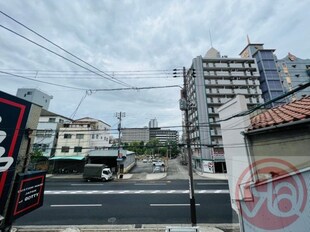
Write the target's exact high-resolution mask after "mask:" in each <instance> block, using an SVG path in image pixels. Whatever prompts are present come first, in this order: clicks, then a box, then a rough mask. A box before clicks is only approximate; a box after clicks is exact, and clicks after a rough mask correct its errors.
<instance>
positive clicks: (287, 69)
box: [277, 53, 310, 101]
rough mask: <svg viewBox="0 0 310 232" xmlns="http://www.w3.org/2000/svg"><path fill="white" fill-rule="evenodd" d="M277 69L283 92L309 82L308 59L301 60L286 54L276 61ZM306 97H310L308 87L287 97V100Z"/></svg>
mask: <svg viewBox="0 0 310 232" xmlns="http://www.w3.org/2000/svg"><path fill="white" fill-rule="evenodd" d="M277 67H278V72H279V74H280V78H281V80H282V84H283V87H284V89H285V92H288V91H291V90H293V89H294V88H296V87H298V86H299V85H301V84H305V83H307V82H309V81H310V59H301V58H298V57H296V56H294V55H293V54H291V53H288V55H287V56H286V57H284V58H283V59H278V60H277ZM306 95H310V88H309V87H308V88H306V89H303V90H301V91H299V92H296V93H295V94H293V95H291V96H289V97H288V100H289V101H292V100H296V99H300V98H301V97H303V96H306Z"/></svg>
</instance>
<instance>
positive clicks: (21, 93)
mask: <svg viewBox="0 0 310 232" xmlns="http://www.w3.org/2000/svg"><path fill="white" fill-rule="evenodd" d="M16 96H17V97H19V98H22V99H24V100H27V101H30V102H32V103H35V104H37V105H40V106H42V108H43V109H45V110H48V107H49V105H50V101H51V100H52V99H53V96H51V95H48V94H46V93H44V92H42V91H41V90H39V89H34V88H19V89H18V90H17V93H16Z"/></svg>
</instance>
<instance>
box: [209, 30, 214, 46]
mask: <svg viewBox="0 0 310 232" xmlns="http://www.w3.org/2000/svg"><path fill="white" fill-rule="evenodd" d="M209 36H210V42H211V48H212V47H213V44H212V36H211V31H210V29H209Z"/></svg>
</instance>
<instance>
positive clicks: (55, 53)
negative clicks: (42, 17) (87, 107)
mask: <svg viewBox="0 0 310 232" xmlns="http://www.w3.org/2000/svg"><path fill="white" fill-rule="evenodd" d="M0 27H2V28H4V29H5V30H7V31H9V32H11V33H13V34H15V35H17V36H19V37H21V38H23V39H25V40H27V41H29V42H31V43H33V44H35V45H37V46H39V47H41V48H43V49H45V50H47V51H48V52H50V53H53V54H54V55H56V56H58V57H61V58H63V59H65V60H67V61H69V62H70V63H72V64H75V65H77V66H79V67H80V68H83V69H85V70H87V71H89V72H92V73H94V74H97V75H99V76H101V77H102V78H104V79H106V80H109V81H112V82H114V83H117V84H120V85H123V86H130V85H128V84H126V85H125V84H123V83H120V81H118V80H114V79H110V78H107V77H106V76H103V75H102V74H100V73H97V72H95V71H93V70H91V69H89V68H87V67H85V66H83V65H81V64H79V63H77V62H75V61H73V60H70V59H68V58H67V57H65V56H63V55H60V54H58V53H57V52H55V51H53V50H51V49H49V48H47V47H45V46H43V45H41V44H39V43H37V42H35V41H33V40H31V39H29V38H27V37H26V36H23V35H21V34H19V33H18V32H16V31H14V30H11V29H9V28H7V27H5V26H3V25H1V24H0Z"/></svg>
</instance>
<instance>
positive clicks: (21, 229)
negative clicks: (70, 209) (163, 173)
mask: <svg viewBox="0 0 310 232" xmlns="http://www.w3.org/2000/svg"><path fill="white" fill-rule="evenodd" d="M167 228H174V229H180V231H186V230H185V229H186V228H187V229H190V228H192V226H191V225H188V224H184V225H183V224H180V225H178V224H176V225H174V224H173V225H166V224H163V225H161V224H159V225H157V224H144V225H141V224H139V225H138V224H137V225H89V226H87V225H81V226H76V225H67V226H14V227H13V228H12V229H11V232H124V231H126V232H135V231H137V232H165V231H166V229H167ZM194 228H196V227H194ZM197 228H199V232H223V231H232V232H237V231H240V228H239V224H198V225H197ZM181 229H182V230H181ZM175 231H178V230H175Z"/></svg>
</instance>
